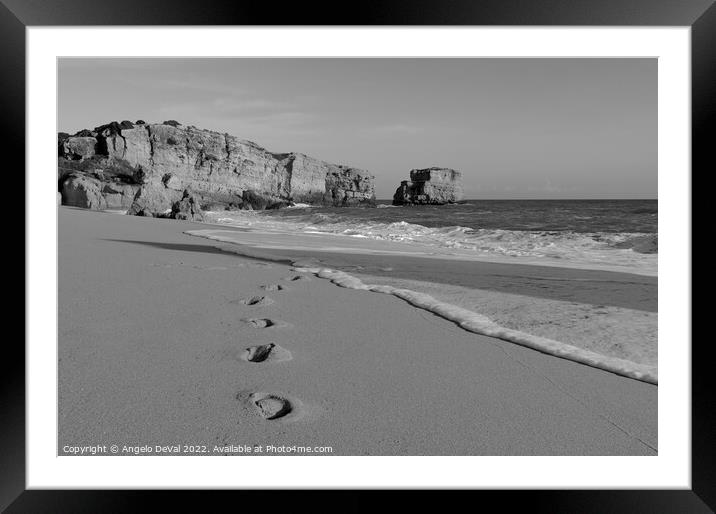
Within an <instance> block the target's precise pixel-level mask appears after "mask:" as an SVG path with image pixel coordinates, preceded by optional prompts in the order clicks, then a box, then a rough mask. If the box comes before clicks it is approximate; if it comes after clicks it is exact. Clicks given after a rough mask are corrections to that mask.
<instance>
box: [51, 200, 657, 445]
mask: <svg viewBox="0 0 716 514" xmlns="http://www.w3.org/2000/svg"><path fill="white" fill-rule="evenodd" d="M201 228H206V226H202V225H198V224H192V223H186V222H176V221H172V220H161V219H147V218H137V217H130V216H120V215H115V214H107V213H96V212H86V211H81V210H77V209H71V208H64V207H63V208H60V209H59V264H58V266H59V269H58V272H59V291H58V294H59V327H58V330H59V363H58V364H59V384H58V387H59V453H63V451H62V448H63V446H64V445H73V446H74V445H88V444H106V445H110V444H119V445H124V444H126V445H130V446H141V445H151V446H155V445H172V444H193V445H200V446H201V445H206V447H207V450H208V451H209V454H210V455H212V454H214V453H213V448H214V445H219V446H223V445H232V444H233V445H237V446H238V445H263V446H264V447H265V446H266V445H276V446H282V445H299V446H310V447H314V446H330V447H332V449H333V451H332V454H333V455H618V454H621V455H653V454H655V453H656V448H657V387H656V386H653V385H650V384H646V383H643V382H639V381H636V380H632V379H628V378H624V377H620V376H617V375H614V374H612V373H608V372H605V371H601V370H598V369H594V368H590V367H587V366H584V365H581V364H577V363H574V362H570V361H567V360H564V359H558V358H554V357H551V356H549V355H545V354H542V353H539V352H535V351H533V350H529V349H526V348H522V347H519V346H516V345H514V344H511V343H507V342H504V341H500V340H496V339H493V338H489V337H484V336H479V335H476V334H472V333H469V332H466V331H464V330H461V329H460V328H458V327H457V326H455V325H454V324H452V323H450V322H448V321H446V320H444V319H441V318H439V317H437V316H434V315H432V314H430V313H428V312H425V311H422V310H419V309H416V308H414V307H411V306H410V305H408V304H407V303H405V302H403V301H401V300H399V299H398V298H395V297H392V296H389V295H380V294H374V293H370V292H365V291H354V290H350V289H344V288H339V287H336V286H335V285H333V284H331V283H330V282H328V281H326V280H321V279H318V278H315V277H312V278H311V279H310V280H305V279H304V280H290V279H291V278H293V277H296V276H301V275H300V274H298V273H295V272H293V271H292V270H291V268H290V267H289V266H287V265H283V264H279V263H267V262H263V261H258V260H252V259H247V258H241V257H238V256H236V255H232V254H229V253H225V252H223V251H221V250H217V249H216V248H215V245H213V244H212V243H211V242H209V241H203V240H201V239H197V238H195V237H191V236H187V235H185V234H183V231H185V230H192V229H194V230H195V229H201ZM504 269H505V270H506V271H508V272H509V266H507V267H506V268H504ZM515 274H516V275H517V273H515ZM276 285H281V286H282V287H281V288H278V287H275V286H276ZM267 286H268V287H267ZM575 294H577V293H575ZM266 320H268V321H266ZM272 323H274V325H273V326H268V327H263V326H262V325H266V324H269V325H270V324H272ZM271 344H274V345H275V346H270V345H271ZM255 347H261V348H255ZM262 357H265V358H262Z"/></svg>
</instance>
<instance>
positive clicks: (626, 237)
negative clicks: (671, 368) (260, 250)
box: [207, 200, 658, 275]
mask: <svg viewBox="0 0 716 514" xmlns="http://www.w3.org/2000/svg"><path fill="white" fill-rule="evenodd" d="M207 221H209V222H210V223H214V224H219V225H230V226H234V227H242V228H245V229H251V230H260V231H268V232H281V233H294V234H295V233H305V234H327V235H328V234H330V235H334V236H341V237H345V238H358V239H366V240H382V241H391V242H400V243H405V244H406V245H419V246H420V247H421V248H425V247H429V248H435V249H436V250H438V249H439V250H440V252H441V253H442V254H445V253H446V252H447V253H450V252H451V251H454V252H459V254H460V255H461V256H468V257H469V256H470V255H474V257H475V259H476V260H479V259H487V260H498V261H506V262H512V261H514V262H520V261H525V260H527V261H529V262H530V263H536V264H539V263H544V264H550V265H559V263H563V264H564V265H578V266H584V267H590V266H591V267H595V268H600V267H604V266H609V265H610V264H612V265H615V266H617V267H619V268H624V269H625V270H626V271H629V270H633V271H635V272H641V273H646V274H651V275H653V274H656V269H657V257H658V255H657V254H658V201H657V200H467V201H465V202H462V203H459V204H450V205H441V206H431V205H425V206H393V205H391V204H390V201H388V200H385V201H379V202H378V205H377V207H375V208H364V207H358V208H345V207H343V208H331V207H313V206H308V205H301V204H298V205H296V206H294V207H289V208H284V209H277V210H265V211H214V212H209V213H208V220H207Z"/></svg>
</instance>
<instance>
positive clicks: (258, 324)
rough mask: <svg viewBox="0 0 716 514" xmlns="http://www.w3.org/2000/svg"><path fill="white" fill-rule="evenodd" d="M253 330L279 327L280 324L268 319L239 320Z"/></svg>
mask: <svg viewBox="0 0 716 514" xmlns="http://www.w3.org/2000/svg"><path fill="white" fill-rule="evenodd" d="M241 321H243V322H244V323H248V324H249V325H251V326H252V327H254V328H271V327H278V326H281V325H282V323H280V322H278V321H275V320H272V319H269V318H246V319H243V320H241Z"/></svg>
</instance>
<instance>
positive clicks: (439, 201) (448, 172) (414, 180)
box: [393, 167, 464, 205]
mask: <svg viewBox="0 0 716 514" xmlns="http://www.w3.org/2000/svg"><path fill="white" fill-rule="evenodd" d="M463 198H464V194H463V190H462V174H461V173H460V172H459V171H456V170H453V169H450V168H435V167H434V168H424V169H414V170H411V171H410V180H404V181H402V182H401V183H400V186H399V187H398V189H397V190H396V191H395V194H394V195H393V205H423V204H433V205H443V204H446V203H455V202H459V201H461V200H462V199H463Z"/></svg>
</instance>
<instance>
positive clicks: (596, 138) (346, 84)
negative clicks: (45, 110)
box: [58, 58, 657, 198]
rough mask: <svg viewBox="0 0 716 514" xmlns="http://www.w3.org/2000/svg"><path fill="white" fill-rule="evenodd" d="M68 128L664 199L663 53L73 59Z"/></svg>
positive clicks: (518, 194) (534, 190)
mask: <svg viewBox="0 0 716 514" xmlns="http://www.w3.org/2000/svg"><path fill="white" fill-rule="evenodd" d="M58 74H59V77H58V82H59V91H58V101H59V112H58V130H59V131H64V132H69V133H74V132H76V131H78V130H80V129H83V128H93V127H95V126H98V125H101V124H103V123H106V122H109V121H113V120H117V121H121V120H130V121H135V120H137V119H143V120H145V121H147V122H161V121H164V120H168V119H175V120H177V121H179V122H180V123H183V124H185V125H196V126H197V127H199V128H207V129H211V130H216V131H220V132H228V133H230V134H233V135H235V136H237V137H239V138H241V139H249V140H251V141H255V142H256V143H258V144H260V145H261V146H264V147H265V148H267V149H268V150H271V151H273V152H291V151H295V152H302V153H305V154H308V155H311V156H313V157H316V158H319V159H323V160H326V161H330V162H335V163H339V164H347V165H350V166H355V167H359V168H365V169H367V170H370V171H371V172H372V173H373V174H374V175H375V176H376V196H377V197H378V198H390V197H392V195H393V192H394V191H395V189H396V187H397V186H398V184H399V183H400V181H401V180H405V179H407V178H408V174H409V172H410V170H411V169H412V168H425V167H429V166H443V167H448V168H454V169H457V170H460V171H462V172H463V177H464V187H465V193H466V197H467V198H656V195H657V61H656V59H295V58H292V59H149V58H142V59H61V60H60V61H59V63H58Z"/></svg>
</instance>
